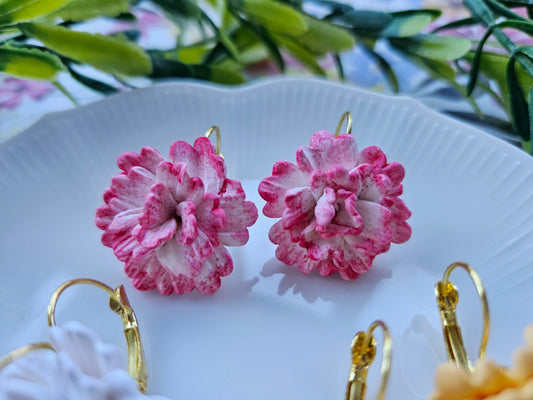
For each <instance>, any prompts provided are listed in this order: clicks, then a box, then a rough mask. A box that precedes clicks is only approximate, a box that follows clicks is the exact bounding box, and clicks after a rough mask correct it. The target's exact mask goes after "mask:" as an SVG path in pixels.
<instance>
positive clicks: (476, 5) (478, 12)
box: [463, 0, 516, 53]
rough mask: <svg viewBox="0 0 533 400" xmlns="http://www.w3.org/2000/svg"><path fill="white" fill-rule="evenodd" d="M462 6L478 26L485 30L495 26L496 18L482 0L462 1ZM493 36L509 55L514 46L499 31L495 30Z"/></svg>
mask: <svg viewBox="0 0 533 400" xmlns="http://www.w3.org/2000/svg"><path fill="white" fill-rule="evenodd" d="M463 4H464V5H465V7H466V8H468V9H469V10H470V12H471V13H472V17H473V18H474V19H475V20H476V21H478V22H479V23H480V24H482V25H484V26H485V27H487V28H489V27H491V26H493V25H495V24H496V18H495V17H494V15H493V14H492V11H491V10H490V8H489V7H488V6H487V5H486V4H485V2H484V0H463ZM493 34H494V36H495V37H496V39H498V41H499V42H500V44H501V45H502V46H503V47H505V48H506V49H507V50H508V51H509V52H510V53H512V52H513V51H514V49H515V48H516V46H515V45H514V43H513V42H512V41H511V40H510V39H509V38H508V37H507V35H505V33H503V31H502V30H501V29H499V28H495V29H494V31H493Z"/></svg>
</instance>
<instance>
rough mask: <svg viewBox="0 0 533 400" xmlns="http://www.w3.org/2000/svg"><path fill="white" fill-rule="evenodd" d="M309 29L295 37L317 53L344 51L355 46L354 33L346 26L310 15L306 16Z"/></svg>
mask: <svg viewBox="0 0 533 400" xmlns="http://www.w3.org/2000/svg"><path fill="white" fill-rule="evenodd" d="M304 20H305V23H306V25H307V31H306V32H305V33H304V34H302V35H298V36H295V37H294V39H295V40H296V41H297V42H298V43H300V44H301V45H302V46H304V47H306V48H307V49H309V50H311V51H312V52H314V53H316V54H326V53H329V52H333V53H342V52H343V51H346V50H350V49H352V48H353V47H354V46H355V39H354V37H353V35H352V34H351V33H350V32H349V31H348V30H347V29H344V28H341V27H339V26H336V25H333V24H330V23H329V22H326V21H322V20H319V19H316V18H313V17H310V16H307V15H306V16H304Z"/></svg>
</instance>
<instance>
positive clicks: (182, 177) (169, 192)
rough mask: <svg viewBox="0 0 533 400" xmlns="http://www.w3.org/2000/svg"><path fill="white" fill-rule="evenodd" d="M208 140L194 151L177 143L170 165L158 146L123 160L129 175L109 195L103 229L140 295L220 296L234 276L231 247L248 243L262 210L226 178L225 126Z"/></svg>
mask: <svg viewBox="0 0 533 400" xmlns="http://www.w3.org/2000/svg"><path fill="white" fill-rule="evenodd" d="M212 132H216V135H217V148H216V150H215V148H214V147H213V145H212V144H211V142H210V140H209V139H208V136H209V135H210V134H211V133H212ZM206 136H207V137H206ZM206 136H204V137H200V138H198V139H196V141H195V142H194V144H193V145H192V146H191V145H189V144H188V143H186V142H183V141H177V142H175V143H173V144H172V146H171V147H170V154H169V159H168V160H166V159H165V158H164V157H163V156H162V155H161V153H159V152H158V151H157V150H155V149H154V148H152V147H143V148H142V150H141V152H140V153H139V154H136V153H124V154H122V155H120V156H119V157H118V160H117V163H118V167H119V168H120V169H121V170H122V172H121V173H120V174H118V175H116V176H115V177H114V178H113V179H112V181H111V186H110V187H109V189H107V190H106V191H105V193H104V203H105V204H104V205H102V206H101V207H100V208H98V210H97V212H96V225H97V226H98V227H99V228H100V229H102V230H104V231H105V232H104V234H103V235H102V243H103V244H104V245H105V246H108V247H111V248H112V249H113V252H114V253H115V255H116V256H117V258H118V259H119V260H120V261H122V262H124V264H125V272H126V274H127V275H128V276H129V277H130V278H132V280H133V286H134V287H135V288H137V289H139V290H152V289H156V288H157V290H158V291H159V292H160V293H161V294H163V295H169V294H171V293H172V292H176V293H178V294H183V293H188V292H191V291H192V290H194V289H196V290H198V291H199V292H201V293H204V294H212V293H215V292H216V291H217V290H218V289H219V287H220V283H221V281H220V278H221V277H224V276H227V275H229V274H230V273H231V271H232V270H233V261H232V259H231V256H230V255H229V253H228V251H227V250H226V248H225V247H224V246H242V245H244V244H245V243H246V242H247V241H248V229H247V228H248V227H250V226H251V225H253V224H254V223H255V221H256V220H257V208H256V207H255V205H254V204H253V203H252V202H250V201H246V200H245V193H244V190H243V189H242V186H241V183H240V182H239V181H237V180H232V179H228V178H227V177H226V164H225V163H224V159H223V157H222V155H221V154H220V130H219V129H218V127H216V126H213V127H212V128H211V129H209V131H208V132H207V133H206Z"/></svg>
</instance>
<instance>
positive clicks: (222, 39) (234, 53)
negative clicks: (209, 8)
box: [202, 11, 239, 62]
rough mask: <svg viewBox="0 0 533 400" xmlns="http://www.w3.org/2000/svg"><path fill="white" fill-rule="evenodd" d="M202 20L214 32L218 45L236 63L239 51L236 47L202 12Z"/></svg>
mask: <svg viewBox="0 0 533 400" xmlns="http://www.w3.org/2000/svg"><path fill="white" fill-rule="evenodd" d="M202 18H203V20H204V21H206V22H207V23H208V24H209V25H210V26H211V28H213V30H214V31H215V34H216V36H217V38H218V41H219V44H220V45H221V46H222V47H223V48H224V49H226V51H227V53H228V54H229V55H230V56H231V57H232V58H233V59H234V60H235V61H237V62H239V50H237V46H235V44H234V43H233V42H232V41H231V39H230V38H229V37H228V36H227V35H226V34H225V33H224V31H222V30H221V29H219V28H218V26H217V25H216V24H215V23H214V22H213V21H212V20H211V18H209V16H208V15H207V14H206V13H204V12H203V11H202Z"/></svg>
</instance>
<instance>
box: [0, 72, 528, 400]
mask: <svg viewBox="0 0 533 400" xmlns="http://www.w3.org/2000/svg"><path fill="white" fill-rule="evenodd" d="M345 110H350V111H351V112H352V113H353V114H354V120H355V127H354V134H355V135H356V137H357V140H358V143H359V146H360V148H363V147H366V146H369V145H378V146H380V147H381V148H383V150H384V151H385V153H386V154H387V155H388V158H389V160H391V161H392V160H396V161H400V162H401V163H403V165H404V166H405V169H406V178H405V181H404V187H405V191H404V195H403V199H404V200H405V202H406V203H407V205H408V206H409V207H410V208H411V210H412V211H413V216H412V218H411V219H410V224H411V226H412V228H413V235H412V238H411V240H410V241H409V242H407V243H406V244H403V245H393V247H392V249H391V250H390V251H389V252H388V253H386V254H384V255H380V256H378V257H377V258H376V260H375V264H374V266H373V268H372V269H371V270H370V272H368V273H367V274H365V275H363V276H362V277H361V278H360V279H358V280H356V281H353V282H346V281H342V280H341V279H339V278H336V277H330V278H322V277H320V276H318V275H317V274H311V275H309V276H305V275H303V274H301V273H300V272H299V271H298V270H297V269H296V268H288V267H285V266H283V265H281V264H280V263H279V262H278V261H277V260H276V259H275V258H273V257H274V246H273V245H272V244H270V243H269V241H268V238H267V231H268V229H269V227H270V226H271V224H272V223H273V221H272V220H269V219H267V218H265V217H263V216H260V218H259V220H258V222H257V224H256V225H255V226H254V227H253V228H252V229H251V235H250V236H251V238H250V241H249V243H248V244H247V245H246V246H244V247H242V248H235V249H233V250H232V255H233V258H234V263H235V271H234V273H233V274H232V275H231V276H230V277H228V278H225V279H224V280H223V284H222V288H221V290H220V291H219V292H218V293H217V294H216V295H214V296H201V295H198V294H192V295H186V296H183V297H179V296H170V297H162V296H160V295H159V294H157V293H141V292H138V291H136V290H135V289H133V288H132V287H131V284H130V280H129V279H128V278H127V277H126V276H125V274H124V273H123V270H122V265H121V263H119V262H118V261H117V260H116V259H115V257H114V255H113V254H112V251H111V250H110V249H109V248H106V247H104V246H103V245H101V244H100V235H101V231H99V230H98V229H97V228H96V227H95V225H94V213H95V210H96V208H97V207H98V206H99V205H100V204H101V196H102V193H103V191H104V189H105V188H106V187H107V186H108V184H109V182H110V179H111V177H112V176H113V175H115V174H116V173H117V172H118V171H117V167H116V164H115V160H116V157H117V156H118V155H119V154H120V153H122V152H125V151H139V150H140V148H141V147H142V146H143V145H151V146H154V147H156V148H158V149H159V150H160V151H161V152H162V153H167V152H168V148H169V145H170V144H171V143H172V142H173V141H175V140H179V139H180V140H187V141H189V142H192V141H193V140H194V139H195V138H196V137H197V136H199V135H201V134H203V132H205V131H206V129H207V128H208V127H210V126H211V125H213V124H217V125H218V126H220V128H221V130H222V135H223V138H222V151H223V153H224V154H225V157H226V161H227V164H228V169H229V177H232V178H238V179H241V180H243V182H244V186H245V189H246V190H247V196H248V198H249V199H251V200H253V201H255V202H256V204H257V206H258V208H259V209H261V208H262V207H263V205H264V202H263V200H261V199H260V197H259V196H258V194H257V184H258V181H259V180H260V179H261V178H262V177H265V176H268V175H270V172H271V168H272V165H273V163H274V162H275V161H277V160H280V159H287V160H291V161H294V159H295V152H296V149H297V148H298V147H299V146H301V145H303V144H308V143H309V139H310V137H311V135H312V133H314V132H315V131H317V130H320V129H328V130H334V128H335V126H336V123H337V121H338V118H339V116H340V115H341V113H342V112H343V111H345ZM0 204H1V205H2V207H1V208H0V221H1V222H0V223H1V225H0V265H1V267H0V321H1V322H0V324H1V329H0V353H1V354H5V353H7V352H8V351H9V350H11V349H13V348H15V347H18V346H20V345H23V344H26V343H28V342H31V341H36V340H42V339H46V305H47V303H48V298H49V296H50V295H51V293H52V291H53V290H54V289H55V288H56V287H57V286H58V285H59V284H60V283H62V282H63V281H65V280H67V279H70V278H76V277H91V278H96V279H100V280H102V281H104V282H106V283H108V284H110V285H117V284H119V283H123V284H125V286H126V289H127V291H128V293H129V295H130V300H131V302H132V304H133V306H134V308H135V309H136V311H137V315H138V318H139V320H140V323H141V326H142V330H143V334H144V341H145V345H146V352H147V355H148V358H149V368H150V386H149V391H150V392H151V393H159V394H162V395H166V396H169V397H171V398H174V399H207V398H215V399H222V400H224V399H227V400H229V399H232V400H233V399H254V400H270V399H273V398H274V399H282V400H289V399H291V400H295V399H306V400H309V399H320V400H325V399H328V400H330V399H341V398H343V395H344V389H345V380H346V377H347V373H348V367H349V361H350V354H349V353H350V352H349V345H350V341H351V339H352V336H353V334H354V333H355V332H356V331H357V330H363V329H366V328H367V326H368V325H369V324H370V323H371V322H372V321H373V320H374V319H377V318H380V319H383V320H384V321H386V322H387V323H388V324H389V326H390V329H391V332H392V336H393V340H394V354H393V371H392V377H391V381H390V385H389V391H388V398H390V399H406V400H407V399H419V398H420V399H422V398H425V397H426V396H427V395H428V394H429V392H430V391H431V389H432V377H433V371H434V368H435V367H436V365H437V363H439V362H441V361H443V360H444V359H445V354H444V346H443V341H442V336H441V333H440V324H439V319H438V312H437V309H436V304H435V300H434V295H433V286H434V284H435V282H436V281H437V280H439V279H440V278H441V276H442V273H443V271H444V269H445V267H446V266H447V265H448V264H450V263H451V262H453V261H456V260H463V261H467V262H469V263H470V264H471V265H473V266H474V267H475V268H477V270H478V272H479V273H480V275H481V276H482V278H483V280H484V282H485V285H486V288H487V291H488V295H489V302H490V305H491V315H492V330H491V339H490V342H489V348H488V353H489V356H491V357H493V358H496V359H497V360H498V361H501V362H503V363H509V362H510V355H511V351H512V350H513V349H514V348H515V347H516V346H518V345H519V344H521V343H522V338H521V335H522V330H523V328H524V327H525V326H526V324H527V323H529V322H533V313H532V312H531V311H532V308H533V306H532V304H533V303H532V302H531V300H533V291H532V290H531V287H532V285H533V240H532V239H533V159H532V158H530V157H529V156H527V155H526V154H524V153H522V152H521V151H519V150H517V149H515V148H513V147H511V146H509V145H507V144H505V143H504V142H502V141H499V140H497V139H494V138H493V137H490V136H488V135H486V134H484V133H482V132H480V131H476V130H474V129H472V128H470V127H468V126H466V125H463V124H461V123H458V122H456V121H453V120H450V119H448V118H445V117H443V116H440V115H438V114H436V113H434V112H432V111H430V110H428V109H426V108H424V107H422V106H420V105H419V104H417V103H416V102H414V101H412V100H409V99H404V98H389V97H384V96H380V95H376V94H371V93H367V92H364V91H361V90H357V89H354V88H352V87H348V86H342V85H339V84H333V83H328V82H324V81H316V80H295V79H281V80H280V79H278V80H271V81H263V82H260V83H257V84H254V85H251V86H244V87H241V88H236V89H235V88H230V89H228V88H223V87H218V86H212V85H208V84H200V83H195V82H183V83H175V84H166V85H161V86H156V87H152V88H148V89H143V90H139V91H135V92H131V93H126V94H122V95H119V96H116V97H112V98H109V99H106V100H103V101H100V102H97V103H94V104H91V105H89V106H85V107H82V108H79V109H77V110H73V111H68V112H63V113H58V114H53V115H49V116H47V117H45V118H43V119H42V120H41V121H39V122H38V123H37V124H36V125H34V126H33V127H31V128H30V129H28V130H27V131H25V132H23V133H22V134H20V135H18V136H17V137H15V138H13V139H11V140H9V141H7V142H4V143H2V144H1V145H0ZM452 278H453V280H454V282H455V283H456V284H457V285H458V286H459V287H460V290H461V303H460V306H459V308H460V318H461V323H462V327H463V332H464V336H465V341H466V344H467V346H468V349H469V352H470V353H471V354H472V357H473V358H475V354H474V353H475V352H476V349H477V346H478V342H479V337H480V332H481V313H480V306H479V301H478V300H477V298H476V297H475V295H474V289H473V286H472V285H471V284H470V283H469V281H468V279H467V278H466V276H465V274H462V273H460V272H457V273H454V275H453V276H452ZM57 318H58V320H59V321H61V320H66V319H80V320H82V321H83V322H85V323H87V324H88V325H91V326H92V327H93V328H95V330H97V331H98V332H99V333H100V334H101V335H102V336H103V337H104V339H106V340H108V341H114V342H117V343H118V344H120V345H123V343H122V342H121V340H122V339H121V323H120V321H119V320H118V317H115V316H113V315H112V313H111V312H110V311H109V310H108V309H107V308H106V299H105V294H104V293H100V292H99V291H98V290H97V289H92V288H86V287H79V288H76V289H74V288H73V289H70V290H69V292H67V293H66V294H65V298H64V300H63V301H62V303H61V304H60V307H59V308H58V315H57ZM378 336H379V335H378ZM378 340H380V337H378ZM378 370H379V367H378V366H375V368H373V369H372V371H371V376H370V382H369V394H368V398H369V399H372V398H373V393H372V392H373V391H374V390H375V387H376V382H377V375H378V373H377V371H378Z"/></svg>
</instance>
